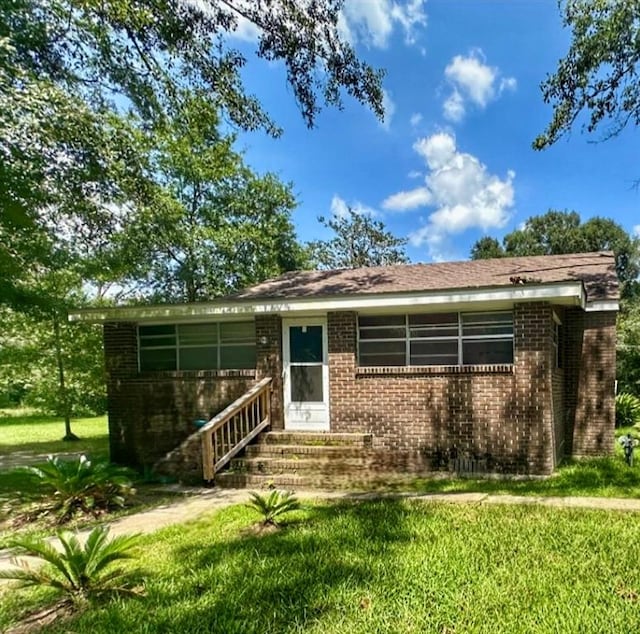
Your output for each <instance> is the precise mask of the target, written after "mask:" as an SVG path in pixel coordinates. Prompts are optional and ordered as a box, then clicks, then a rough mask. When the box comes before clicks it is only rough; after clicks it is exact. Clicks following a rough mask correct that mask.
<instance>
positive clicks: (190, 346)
mask: <svg viewBox="0 0 640 634" xmlns="http://www.w3.org/2000/svg"><path fill="white" fill-rule="evenodd" d="M223 323H224V324H230V323H247V324H248V323H252V324H253V327H254V337H253V343H251V344H250V343H224V342H222V341H221V338H220V326H221V325H222V324H223ZM196 325H198V326H216V341H215V343H214V344H181V343H180V326H196ZM145 326H172V327H173V335H171V334H166V335H142V336H141V335H140V328H141V327H142V328H144V327H145ZM171 336H173V337H175V344H173V345H170V346H168V345H164V346H146V347H145V350H173V351H174V357H175V366H176V367H175V370H145V372H181V371H184V372H199V371H214V372H215V371H217V370H222V369H224V370H233V369H251V368H221V367H220V363H221V349H222V347H225V348H231V347H239V346H249V345H253V347H254V348H255V346H256V337H255V321H250V320H247V319H243V320H242V321H237V322H232V321H225V322H221V321H216V322H195V323H183V324H166V323H162V324H138V325H137V327H136V339H137V344H138V372H142V364H141V362H140V361H141V352H142V346H141V345H140V342H141V340H142V339H144V340H149V339H163V338H166V337H171ZM214 346H215V348H216V367H215V368H201V370H197V369H193V368H189V369H188V370H183V369H182V368H180V350H181V349H185V350H188V349H193V348H203V347H205V348H213V347H214Z"/></svg>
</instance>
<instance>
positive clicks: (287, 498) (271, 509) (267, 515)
mask: <svg viewBox="0 0 640 634" xmlns="http://www.w3.org/2000/svg"><path fill="white" fill-rule="evenodd" d="M249 496H250V497H251V501H250V502H248V503H247V506H248V507H249V508H252V509H254V510H256V511H257V512H258V513H260V515H261V516H262V522H261V524H262V526H274V527H276V528H277V527H279V526H280V522H279V521H278V520H279V518H281V517H282V516H284V515H286V514H287V513H290V512H292V511H297V510H298V509H300V508H301V505H300V501H299V500H298V498H296V496H295V495H294V494H293V491H271V493H270V494H269V495H268V496H264V495H260V494H259V493H257V492H256V491H251V492H250V493H249Z"/></svg>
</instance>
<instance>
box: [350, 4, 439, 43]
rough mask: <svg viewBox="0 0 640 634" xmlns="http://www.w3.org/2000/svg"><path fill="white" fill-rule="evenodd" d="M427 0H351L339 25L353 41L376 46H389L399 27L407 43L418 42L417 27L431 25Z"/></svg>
mask: <svg viewBox="0 0 640 634" xmlns="http://www.w3.org/2000/svg"><path fill="white" fill-rule="evenodd" d="M424 4H425V0H409V1H408V2H405V3H403V4H400V3H396V2H392V1H391V0H347V2H345V4H344V7H343V8H342V12H341V15H340V17H339V20H338V28H339V29H340V32H341V34H342V36H343V37H344V38H346V39H347V40H348V41H349V42H351V43H352V44H356V43H358V42H361V43H363V44H365V45H366V46H370V47H374V48H386V47H387V46H388V44H389V39H390V37H391V34H392V33H393V31H394V28H395V27H396V26H399V27H400V28H401V29H402V31H403V33H404V39H405V42H406V43H407V44H413V43H415V41H416V30H417V29H418V28H419V27H421V26H425V25H426V24H427V15H426V13H425V11H424Z"/></svg>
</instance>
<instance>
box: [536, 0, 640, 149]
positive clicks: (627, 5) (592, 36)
mask: <svg viewBox="0 0 640 634" xmlns="http://www.w3.org/2000/svg"><path fill="white" fill-rule="evenodd" d="M560 6H561V9H562V10H563V23H564V26H565V27H567V28H569V29H571V46H570V48H569V51H568V52H567V54H566V55H565V57H564V58H562V59H561V60H560V61H559V62H558V67H557V69H556V71H555V73H554V74H553V75H550V76H548V77H547V79H546V80H545V81H544V82H543V84H542V94H543V98H544V101H545V102H546V103H551V104H553V117H552V119H551V122H550V123H549V125H548V127H547V129H546V130H545V132H544V133H542V134H541V135H539V136H538V137H537V138H536V139H535V141H534V143H533V146H534V148H536V149H543V148H545V147H548V146H549V145H552V144H553V143H555V142H556V141H557V140H558V139H559V138H560V137H561V136H563V135H564V134H566V133H567V132H568V131H569V130H570V129H571V128H572V127H573V125H574V123H575V122H576V120H577V119H578V117H579V115H580V114H581V113H582V112H583V111H584V112H586V113H588V117H589V118H588V122H587V123H586V129H587V131H588V132H593V131H595V130H596V129H597V128H598V127H599V126H600V125H601V124H604V123H608V124H609V127H608V129H607V131H606V136H607V137H610V136H613V135H615V134H618V133H619V132H620V131H621V130H622V129H623V128H624V127H625V126H626V125H627V123H629V122H631V123H632V124H635V125H638V123H640V91H638V70H639V62H640V47H639V46H638V40H639V39H640V1H639V0H561V2H560Z"/></svg>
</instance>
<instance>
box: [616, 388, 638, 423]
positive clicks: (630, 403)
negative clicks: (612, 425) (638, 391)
mask: <svg viewBox="0 0 640 634" xmlns="http://www.w3.org/2000/svg"><path fill="white" fill-rule="evenodd" d="M637 423H640V398H638V397H637V396H634V395H633V394H629V393H628V392H622V393H620V394H618V395H616V427H630V426H631V425H636V424H637Z"/></svg>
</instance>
